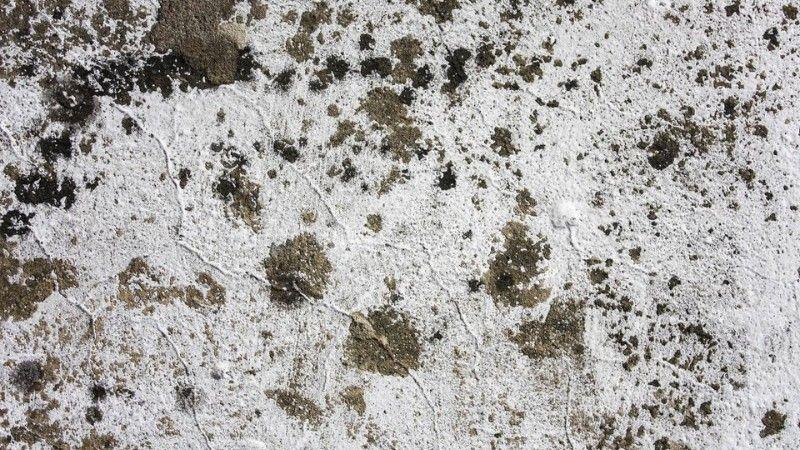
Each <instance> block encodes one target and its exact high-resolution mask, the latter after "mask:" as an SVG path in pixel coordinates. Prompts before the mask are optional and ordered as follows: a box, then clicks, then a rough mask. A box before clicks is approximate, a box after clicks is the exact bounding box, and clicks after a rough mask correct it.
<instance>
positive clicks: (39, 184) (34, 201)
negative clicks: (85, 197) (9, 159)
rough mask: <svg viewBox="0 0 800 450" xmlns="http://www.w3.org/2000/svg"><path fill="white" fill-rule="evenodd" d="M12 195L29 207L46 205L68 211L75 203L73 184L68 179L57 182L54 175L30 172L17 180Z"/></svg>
mask: <svg viewBox="0 0 800 450" xmlns="http://www.w3.org/2000/svg"><path fill="white" fill-rule="evenodd" d="M14 194H15V195H16V196H17V200H19V201H20V202H22V203H27V204H29V205H41V204H47V205H51V206H56V207H61V208H64V209H69V208H70V206H72V204H73V203H75V182H74V181H72V179H70V178H64V179H63V180H62V181H61V182H59V181H58V179H57V178H56V176H55V175H54V174H41V173H39V172H32V173H30V174H28V175H20V176H19V177H18V178H17V182H16V186H15V187H14Z"/></svg>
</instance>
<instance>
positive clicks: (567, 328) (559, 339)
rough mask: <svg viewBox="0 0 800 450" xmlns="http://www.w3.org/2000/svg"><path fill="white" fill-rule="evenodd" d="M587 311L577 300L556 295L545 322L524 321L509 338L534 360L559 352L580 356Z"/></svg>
mask: <svg viewBox="0 0 800 450" xmlns="http://www.w3.org/2000/svg"><path fill="white" fill-rule="evenodd" d="M583 332H584V313H583V308H582V306H581V304H580V303H579V302H577V301H574V300H561V299H557V300H554V301H553V304H551V305H550V310H549V311H548V312H547V317H545V319H544V321H543V322H538V321H530V322H525V323H523V324H522V325H520V327H519V331H517V332H509V338H510V339H511V341H512V342H514V343H515V344H517V345H518V346H519V348H520V351H521V352H522V353H523V354H524V355H525V356H527V357H529V358H531V359H533V360H541V359H545V358H557V357H560V356H570V357H580V356H582V355H583V352H584V343H583Z"/></svg>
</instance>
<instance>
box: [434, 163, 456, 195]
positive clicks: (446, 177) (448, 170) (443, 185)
mask: <svg viewBox="0 0 800 450" xmlns="http://www.w3.org/2000/svg"><path fill="white" fill-rule="evenodd" d="M438 184H439V189H441V190H443V191H447V190H449V189H453V188H454V187H456V174H455V172H453V163H451V162H449V163H447V165H446V166H445V169H444V172H442V175H441V176H440V177H439V183H438Z"/></svg>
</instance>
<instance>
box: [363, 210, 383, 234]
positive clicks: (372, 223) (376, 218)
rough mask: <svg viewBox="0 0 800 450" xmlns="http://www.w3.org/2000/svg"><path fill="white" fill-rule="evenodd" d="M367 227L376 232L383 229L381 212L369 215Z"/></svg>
mask: <svg viewBox="0 0 800 450" xmlns="http://www.w3.org/2000/svg"><path fill="white" fill-rule="evenodd" d="M367 228H369V229H370V230H372V231H373V232H374V233H378V232H380V231H381V230H382V229H383V219H382V218H381V215H380V214H370V215H368V216H367Z"/></svg>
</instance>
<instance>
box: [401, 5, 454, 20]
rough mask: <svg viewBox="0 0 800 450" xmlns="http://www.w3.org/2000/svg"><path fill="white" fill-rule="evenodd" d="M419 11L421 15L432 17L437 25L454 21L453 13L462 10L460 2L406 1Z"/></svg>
mask: <svg viewBox="0 0 800 450" xmlns="http://www.w3.org/2000/svg"><path fill="white" fill-rule="evenodd" d="M406 3H409V4H412V5H414V6H416V7H417V9H419V12H420V13H421V14H424V15H426V16H431V17H433V18H434V20H436V22H437V23H443V22H448V21H450V20H453V11H454V10H456V9H458V8H460V5H459V3H458V0H406Z"/></svg>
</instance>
